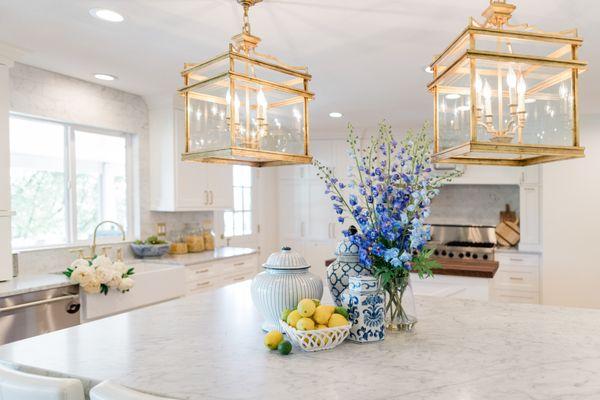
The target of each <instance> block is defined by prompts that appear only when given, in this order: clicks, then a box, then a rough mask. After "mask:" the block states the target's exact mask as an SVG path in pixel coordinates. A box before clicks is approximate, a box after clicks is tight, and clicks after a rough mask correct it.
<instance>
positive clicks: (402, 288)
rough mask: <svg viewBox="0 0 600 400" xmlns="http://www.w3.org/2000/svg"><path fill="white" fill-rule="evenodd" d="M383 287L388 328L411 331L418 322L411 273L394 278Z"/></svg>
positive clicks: (386, 325) (390, 329)
mask: <svg viewBox="0 0 600 400" xmlns="http://www.w3.org/2000/svg"><path fill="white" fill-rule="evenodd" d="M383 289H384V304H385V327H386V329H387V330H389V331H405V332H407V331H411V330H412V329H413V327H414V326H415V324H416V323H417V312H416V307H415V296H414V294H413V289H412V284H411V280H410V273H406V274H404V275H401V276H398V277H395V278H393V279H392V280H391V281H390V282H388V283H387V284H386V285H384V286H383Z"/></svg>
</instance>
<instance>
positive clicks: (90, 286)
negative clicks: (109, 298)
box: [63, 255, 135, 295]
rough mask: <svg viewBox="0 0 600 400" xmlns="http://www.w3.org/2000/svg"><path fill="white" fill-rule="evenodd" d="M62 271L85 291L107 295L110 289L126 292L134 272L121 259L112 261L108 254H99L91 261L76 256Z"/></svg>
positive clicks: (129, 287)
mask: <svg viewBox="0 0 600 400" xmlns="http://www.w3.org/2000/svg"><path fill="white" fill-rule="evenodd" d="M63 273H64V274H65V275H66V276H67V277H69V279H70V280H71V282H72V283H77V284H79V286H81V288H82V289H83V290H84V291H85V292H86V293H90V294H93V293H102V294H104V295H107V294H108V291H109V290H110V289H114V290H118V291H120V292H122V293H125V292H128V291H129V290H130V289H131V288H132V287H133V284H134V281H133V279H132V278H131V276H132V275H133V274H134V273H135V272H134V269H133V267H128V266H127V265H126V264H125V263H124V262H123V261H121V260H117V261H115V262H114V263H113V262H112V261H111V259H110V258H109V257H108V256H106V255H100V256H96V257H94V259H93V260H91V261H90V260H85V259H83V258H78V259H77V260H75V261H73V262H72V263H71V266H70V267H69V268H67V270H66V271H64V272H63Z"/></svg>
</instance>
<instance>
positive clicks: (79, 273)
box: [71, 265, 95, 285]
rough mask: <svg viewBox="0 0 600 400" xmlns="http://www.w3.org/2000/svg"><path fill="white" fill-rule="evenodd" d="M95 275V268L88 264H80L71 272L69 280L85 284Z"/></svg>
mask: <svg viewBox="0 0 600 400" xmlns="http://www.w3.org/2000/svg"><path fill="white" fill-rule="evenodd" d="M94 275H95V269H94V268H93V267H90V266H89V265H81V266H79V267H77V268H75V270H74V271H73V272H72V273H71V282H72V283H79V284H80V285H85V284H86V283H87V282H89V280H90V279H91V278H93V277H94Z"/></svg>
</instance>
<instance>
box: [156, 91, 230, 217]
mask: <svg viewBox="0 0 600 400" xmlns="http://www.w3.org/2000/svg"><path fill="white" fill-rule="evenodd" d="M149 113H150V177H151V202H150V206H151V209H152V210H155V211H203V210H226V209H231V208H233V188H232V184H233V175H232V167H231V166H230V165H222V164H206V163H195V162H184V161H182V160H181V154H182V153H183V152H184V151H185V135H184V130H185V128H184V126H185V113H184V111H183V109H182V108H181V107H180V104H178V103H176V102H175V99H172V100H171V101H169V100H168V99H167V100H165V101H162V99H161V101H157V100H154V101H149Z"/></svg>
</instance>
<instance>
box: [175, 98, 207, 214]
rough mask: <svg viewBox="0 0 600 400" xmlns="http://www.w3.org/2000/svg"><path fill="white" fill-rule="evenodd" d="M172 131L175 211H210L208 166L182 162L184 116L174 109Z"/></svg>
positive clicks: (181, 111)
mask: <svg viewBox="0 0 600 400" xmlns="http://www.w3.org/2000/svg"><path fill="white" fill-rule="evenodd" d="M174 112H175V116H174V119H175V121H174V129H175V132H174V133H173V134H174V135H175V143H176V146H175V148H176V153H175V155H174V157H175V210H173V211H188V210H189V211H194V210H207V209H210V205H209V203H210V193H209V189H208V187H207V183H208V176H209V174H208V172H207V168H206V166H207V165H208V164H204V163H195V162H184V161H182V160H181V154H182V153H183V152H184V151H185V138H184V135H183V132H184V126H185V114H184V112H183V110H180V109H175V111H174Z"/></svg>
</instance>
